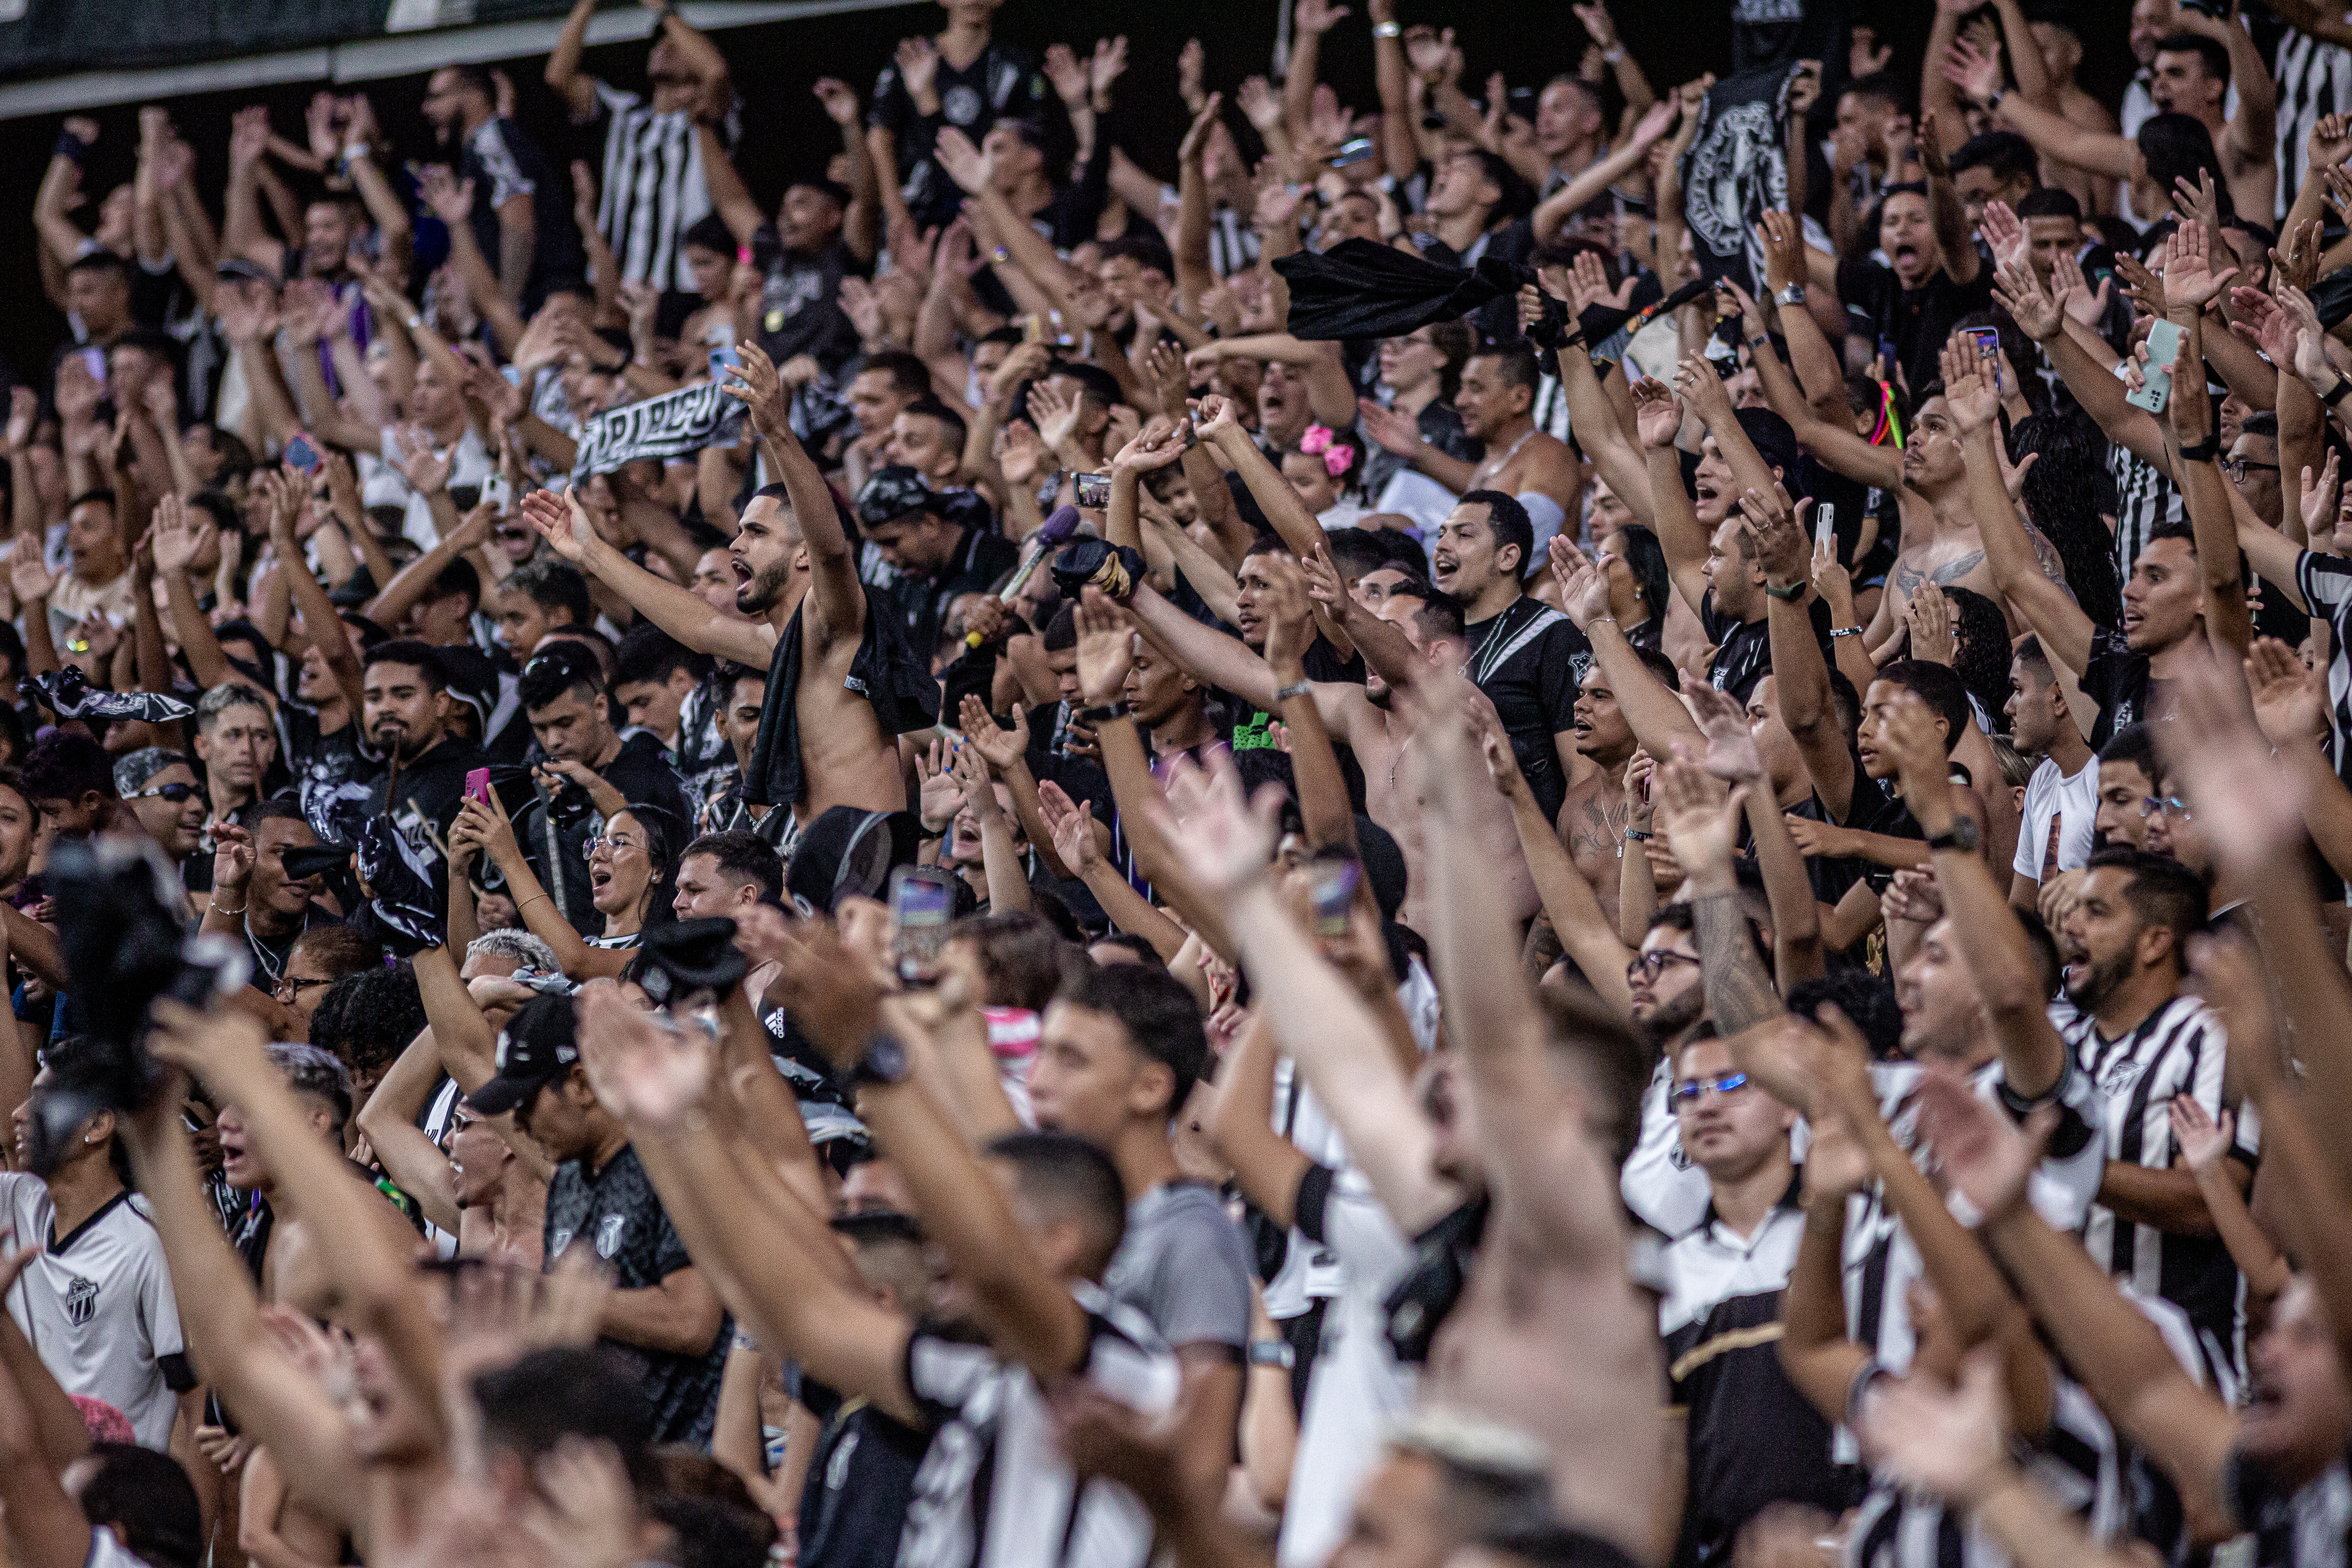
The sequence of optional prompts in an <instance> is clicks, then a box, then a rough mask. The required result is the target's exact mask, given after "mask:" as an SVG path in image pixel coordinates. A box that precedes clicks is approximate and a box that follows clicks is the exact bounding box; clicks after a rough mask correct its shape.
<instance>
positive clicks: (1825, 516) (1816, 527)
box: [1813, 501, 1837, 550]
mask: <svg viewBox="0 0 2352 1568" xmlns="http://www.w3.org/2000/svg"><path fill="white" fill-rule="evenodd" d="M1836 537H1837V508H1836V507H1834V506H1832V505H1831V504H1830V503H1829V502H1828V501H1816V502H1814V503H1813V548H1814V549H1815V550H1824V549H1831V548H1834V545H1833V541H1834V540H1835V539H1836Z"/></svg>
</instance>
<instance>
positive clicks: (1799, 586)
mask: <svg viewBox="0 0 2352 1568" xmlns="http://www.w3.org/2000/svg"><path fill="white" fill-rule="evenodd" d="M1764 591H1765V592H1766V593H1768V594H1769V595H1772V597H1774V598H1776V599H1778V600H1780V602H1781V603H1782V604H1784V605H1793V604H1795V603H1796V602H1797V601H1798V600H1799V599H1801V598H1803V597H1804V596H1805V584H1804V582H1803V580H1802V579H1799V580H1798V581H1796V582H1794V583H1791V584H1789V585H1788V586H1787V587H1785V588H1775V587H1774V586H1772V584H1769V583H1767V584H1764Z"/></svg>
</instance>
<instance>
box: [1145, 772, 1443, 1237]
mask: <svg viewBox="0 0 2352 1568" xmlns="http://www.w3.org/2000/svg"><path fill="white" fill-rule="evenodd" d="M1275 806H1276V801H1275V799H1274V797H1273V795H1271V794H1266V795H1263V797H1262V798H1261V799H1259V800H1256V801H1254V802H1244V800H1243V798H1242V788H1241V781H1240V779H1239V778H1238V777H1237V776H1235V774H1234V772H1233V768H1232V764H1231V763H1223V762H1221V763H1220V764H1219V766H1218V769H1217V772H1216V773H1214V774H1213V775H1211V776H1203V775H1202V774H1201V773H1200V772H1199V771H1198V770H1197V769H1193V768H1192V767H1191V766H1190V764H1189V763H1186V764H1180V766H1179V768H1178V769H1177V773H1176V775H1175V776H1174V777H1173V778H1171V783H1170V806H1169V807H1163V808H1160V809H1159V810H1158V813H1157V815H1159V816H1160V817H1161V819H1162V821H1163V824H1164V827H1163V831H1165V832H1167V833H1168V835H1169V837H1171V839H1172V840H1173V841H1174V842H1176V843H1177V844H1179V845H1181V848H1182V853H1183V856H1184V859H1185V864H1186V866H1187V868H1188V870H1189V871H1190V874H1191V875H1192V877H1193V878H1194V879H1195V880H1196V881H1198V882H1199V884H1200V885H1201V886H1202V889H1204V890H1205V891H1206V892H1207V893H1208V894H1209V896H1211V897H1213V898H1214V899H1216V900H1218V901H1219V903H1220V904H1221V905H1222V906H1223V908H1224V909H1225V910H1227V913H1228V919H1229V921H1230V922H1231V926H1232V930H1233V931H1234V942H1235V943H1236V944H1237V945H1238V947H1239V949H1240V954H1241V963H1242V968H1243V970H1244V973H1247V974H1248V976H1249V980H1250V985H1251V988H1252V990H1253V993H1254V994H1255V996H1256V997H1257V1004H1256V1005H1257V1008H1258V1012H1259V1015H1260V1016H1262V1017H1263V1018H1264V1019H1265V1022H1266V1024H1267V1025H1268V1026H1271V1027H1272V1029H1273V1031H1274V1034H1275V1036H1276V1038H1277V1039H1279V1040H1280V1042H1281V1044H1282V1047H1283V1048H1284V1049H1285V1050H1286V1051H1287V1052H1288V1053H1289V1054H1290V1055H1291V1057H1292V1058H1294V1059H1296V1060H1297V1063H1298V1070H1299V1073H1300V1074H1301V1076H1302V1077H1304V1078H1305V1079H1306V1080H1307V1087H1308V1088H1309V1089H1313V1090H1314V1091H1315V1097H1316V1099H1317V1100H1318V1101H1320V1102H1321V1103H1322V1105H1323V1107H1324V1109H1325V1110H1327V1111H1328V1112H1329V1113H1330V1115H1331V1118H1332V1121H1333V1123H1334V1124H1335V1125H1336V1126H1338V1127H1339V1129H1340V1131H1341V1134H1342V1136H1343V1137H1345V1138H1346V1139H1347V1142H1348V1147H1349V1151H1350V1152H1351V1153H1352V1154H1353V1155H1354V1157H1355V1158H1356V1160H1357V1161H1358V1163H1360V1165H1361V1166H1362V1167H1363V1171H1364V1175H1365V1177H1366V1179H1367V1180H1368V1181H1370V1184H1371V1186H1372V1190H1373V1192H1374V1194H1376V1195H1378V1196H1379V1198H1380V1200H1381V1205H1382V1206H1383V1207H1384V1208H1386V1209H1387V1210H1388V1211H1389V1215H1390V1217H1391V1218H1392V1219H1394V1220H1395V1221H1396V1223H1397V1226H1398V1228H1400V1229H1401V1230H1403V1231H1404V1232H1406V1233H1407V1234H1408V1235H1410V1234H1413V1233H1416V1232H1418V1231H1421V1230H1423V1229H1425V1228H1427V1226H1429V1225H1430V1224H1431V1223H1432V1222H1433V1221H1434V1220H1436V1219H1437V1218H1438V1217H1439V1216H1441V1215H1444V1214H1445V1213H1446V1212H1447V1211H1448V1210H1449V1209H1451V1208H1452V1207H1453V1206H1454V1205H1455V1204H1457V1203H1459V1202H1460V1201H1461V1198H1460V1194H1459V1193H1458V1191H1456V1190H1455V1188H1454V1186H1453V1184H1451V1183H1450V1182H1447V1181H1446V1180H1444V1178H1442V1177H1440V1176H1438V1175H1437V1174H1436V1173H1435V1169H1434V1167H1433V1164H1432V1163H1431V1159H1430V1152H1431V1149H1432V1147H1433V1137H1434V1131H1433V1129H1432V1128H1431V1126H1430V1125H1429V1120H1428V1118H1427V1117H1425V1116H1423V1114H1422V1112H1421V1110H1420V1108H1419V1107H1418V1106H1416V1105H1415V1104H1414V1103H1413V1098H1412V1084H1411V1082H1410V1080H1409V1079H1407V1078H1406V1077H1405V1075H1404V1072H1403V1069H1402V1067H1401V1066H1400V1065H1399V1064H1398V1062H1397V1060H1396V1058H1394V1057H1393V1056H1392V1055H1391V1053H1389V1052H1388V1051H1386V1050H1383V1049H1381V1048H1379V1047H1376V1046H1375V1045H1374V1044H1373V1042H1374V1041H1376V1040H1379V1039H1381V1038H1382V1037H1383V1031H1382V1030H1381V1025H1380V1022H1379V1020H1378V1019H1377V1018H1376V1017H1375V1016H1373V1014H1372V1012H1371V1010H1370V1008H1369V1007H1367V1006H1366V1005H1365V1004H1364V1002H1363V999H1362V998H1361V997H1360V995H1358V994H1357V993H1356V991H1355V989H1354V988H1353V987H1352V986H1350V985H1349V984H1348V982H1347V981H1346V980H1345V979H1344V978H1343V977H1342V976H1341V975H1340V973H1339V971H1338V970H1337V969H1335V968H1333V967H1332V966H1331V965H1330V964H1329V963H1327V962H1325V960H1324V959H1323V957H1322V955H1321V954H1319V953H1318V952H1316V951H1315V949H1314V947H1313V946H1312V945H1311V944H1310V943H1309V942H1307V938H1306V937H1305V936H1304V935H1302V934H1301V933H1300V931H1299V930H1298V928H1297V924H1296V922H1295V921H1293V919H1292V917H1291V914H1290V911H1289V910H1288V909H1286V907H1285V906H1284V902H1283V900H1282V899H1281V897H1280V896H1279V894H1278V893H1277V891H1276V889H1275V887H1274V885H1273V879H1272V876H1271V870H1272V868H1271V867H1270V866H1269V864H1268V861H1269V859H1270V858H1271V856H1272V853H1273V847H1274V839H1273V828H1274V810H1275Z"/></svg>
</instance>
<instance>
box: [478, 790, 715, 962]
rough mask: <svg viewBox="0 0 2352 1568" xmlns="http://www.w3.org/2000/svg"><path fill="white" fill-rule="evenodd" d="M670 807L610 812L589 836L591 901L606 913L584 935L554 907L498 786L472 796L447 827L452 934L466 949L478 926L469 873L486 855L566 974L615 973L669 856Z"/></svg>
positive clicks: (635, 936) (641, 927)
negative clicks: (484, 795) (598, 927)
mask: <svg viewBox="0 0 2352 1568" xmlns="http://www.w3.org/2000/svg"><path fill="white" fill-rule="evenodd" d="M667 815H668V814H667V813H666V812H662V811H660V810H659V809H658V808H656V807H646V809H645V810H644V812H643V814H642V815H641V814H640V813H639V811H638V809H637V808H636V807H634V806H632V807H629V808H627V809H625V810H622V811H618V812H615V813H614V815H613V816H609V817H607V818H605V819H604V831H603V832H602V833H601V834H599V835H598V836H597V837H594V838H591V839H590V840H588V887H589V900H590V902H592V903H593V904H594V905H595V907H596V912H597V913H598V914H600V915H602V916H604V931H602V932H600V933H599V934H597V935H595V936H592V937H583V936H582V935H581V934H580V933H579V932H578V931H574V930H573V929H572V922H571V921H567V920H565V919H564V918H563V915H562V911H561V910H558V909H557V908H556V907H555V901H554V900H553V899H551V898H550V897H549V896H548V893H547V889H544V888H543V887H541V885H540V880H539V877H538V874H537V873H536V872H534V871H533V870H532V869H531V868H530V861H528V860H526V859H525V858H523V854H522V849H521V847H520V845H518V844H517V843H516V841H515V831H514V824H513V823H512V822H511V821H509V819H508V817H507V814H506V807H505V806H504V805H502V804H500V802H499V796H498V792H497V791H496V790H492V791H491V792H490V799H489V804H488V805H484V804H483V803H482V802H480V801H478V800H471V799H469V800H467V802H466V803H465V805H463V806H462V807H461V808H460V809H459V810H458V813H457V821H456V822H454V823H452V824H451V825H450V827H449V941H450V943H451V945H452V946H454V947H457V948H460V949H462V948H463V947H464V946H465V945H466V944H467V943H469V942H472V941H473V940H474V938H475V936H476V935H478V932H477V931H475V929H474V895H473V889H472V887H471V885H470V882H469V879H468V876H467V873H468V872H469V871H470V870H471V868H472V867H473V863H474V861H475V859H476V858H478V857H479V856H481V855H483V854H488V856H489V858H490V863H491V864H492V865H494V866H496V867H497V868H499V872H500V874H502V875H503V876H504V877H505V878H506V882H507V890H508V891H509V892H510V893H511V894H513V896H514V900H515V912H516V913H518V914H520V916H521V917H522V923H523V925H524V926H525V928H526V929H528V930H529V931H530V933H531V934H532V935H533V936H535V937H537V938H539V939H540V940H541V942H545V943H547V945H548V946H550V947H551V948H553V949H554V950H555V956H556V957H557V958H558V959H560V960H561V961H562V964H563V973H566V974H568V975H570V976H571V977H572V979H574V980H582V981H584V980H593V979H595V978H597V977H598V976H600V975H617V974H619V973H621V971H622V969H623V968H625V966H626V965H627V963H628V961H629V960H628V950H629V949H631V948H633V947H635V946H636V945H637V941H638V938H639V937H640V936H641V935H642V934H643V932H644V931H645V925H646V914H647V913H648V912H649V911H650V910H651V909H652V908H653V900H654V895H655V891H656V888H657V887H658V886H659V885H660V883H661V881H662V875H661V874H662V870H663V868H665V867H667V865H668V864H669V860H670V830H669V827H668V825H667V824H666V823H665V822H664V821H663V820H662V819H663V817H665V816H667Z"/></svg>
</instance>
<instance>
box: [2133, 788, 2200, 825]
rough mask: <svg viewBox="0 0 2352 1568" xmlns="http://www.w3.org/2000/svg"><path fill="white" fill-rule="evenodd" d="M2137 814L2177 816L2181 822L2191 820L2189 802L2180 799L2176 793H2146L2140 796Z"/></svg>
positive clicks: (2145, 815)
mask: <svg viewBox="0 0 2352 1568" xmlns="http://www.w3.org/2000/svg"><path fill="white" fill-rule="evenodd" d="M2139 814H2140V816H2142V817H2144V818H2145V817H2150V816H2177V817H2179V818H2180V820H2181V821H2183V822H2188V821H2189V820H2191V817H2190V813H2189V803H2188V802H2187V801H2185V800H2183V799H2181V798H2180V797H2179V795H2142V796H2140V801H2139Z"/></svg>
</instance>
